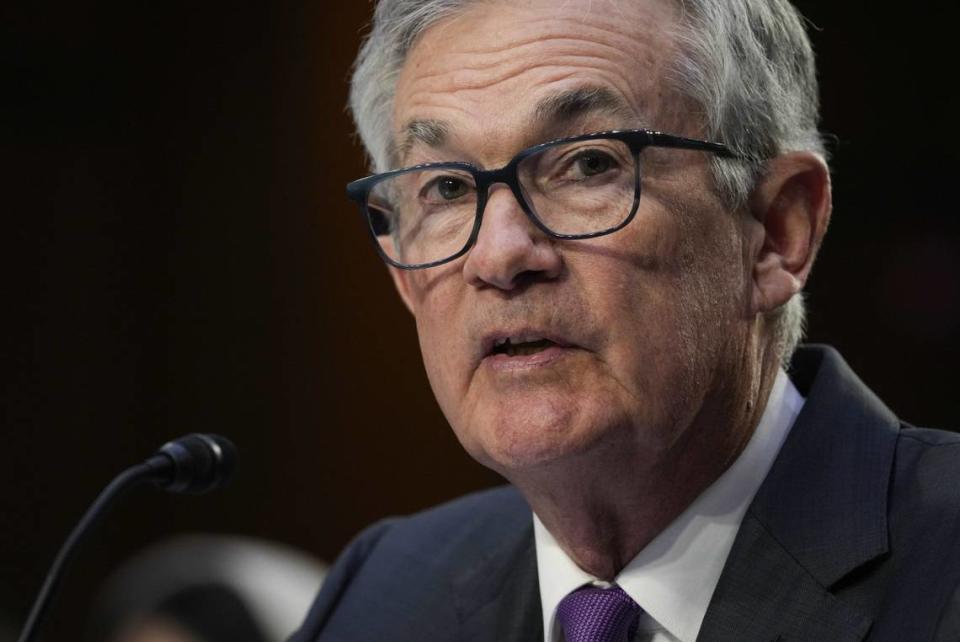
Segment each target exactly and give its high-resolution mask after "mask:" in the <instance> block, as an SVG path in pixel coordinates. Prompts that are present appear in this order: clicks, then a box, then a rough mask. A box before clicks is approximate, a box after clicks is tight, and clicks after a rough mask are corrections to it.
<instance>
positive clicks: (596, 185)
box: [367, 139, 636, 265]
mask: <svg viewBox="0 0 960 642" xmlns="http://www.w3.org/2000/svg"><path fill="white" fill-rule="evenodd" d="M517 178H518V182H519V184H520V189H521V192H522V194H523V197H524V200H525V201H526V204H527V206H528V207H529V209H530V210H531V212H532V213H533V215H534V216H535V217H536V218H537V219H538V220H539V221H540V223H541V224H542V225H543V226H544V227H546V228H547V229H549V230H550V231H551V232H553V233H554V234H559V235H589V234H595V233H598V232H603V231H606V230H610V229H612V228H615V227H617V226H619V225H620V224H622V223H623V222H624V221H625V220H626V219H627V218H629V216H630V214H631V210H632V207H633V204H634V201H635V197H636V158H635V157H634V155H633V153H632V152H631V151H630V148H629V146H628V145H627V144H625V143H624V142H622V141H619V140H614V139H595V140H585V141H576V142H567V143H561V144H557V145H552V146H548V147H545V148H544V149H542V150H540V151H538V152H537V153H535V154H532V155H530V156H527V157H526V158H524V159H523V160H522V161H521V162H520V164H519V165H518V166H517ZM477 209H478V194H477V186H476V183H475V180H474V177H473V175H472V174H471V173H470V172H469V171H466V170H462V169H456V168H453V169H451V168H425V169H420V170H411V171H407V172H403V173H400V174H397V175H395V176H392V177H390V178H389V179H386V180H383V181H381V182H379V183H378V184H377V185H376V186H375V187H374V188H373V190H371V193H370V196H369V200H368V203H367V212H368V216H369V222H370V225H371V228H372V229H373V232H374V234H375V235H376V236H377V238H378V240H379V241H380V246H381V248H382V249H383V252H384V253H385V254H386V255H387V256H388V257H389V258H390V259H391V260H393V261H395V262H397V263H400V264H403V265H421V264H424V263H432V262H434V261H441V260H443V259H446V258H449V257H451V256H453V255H455V254H457V253H458V252H459V251H461V250H462V249H463V248H464V246H465V245H466V244H467V243H468V242H469V240H470V234H471V232H472V230H473V226H474V222H475V220H476V216H477Z"/></svg>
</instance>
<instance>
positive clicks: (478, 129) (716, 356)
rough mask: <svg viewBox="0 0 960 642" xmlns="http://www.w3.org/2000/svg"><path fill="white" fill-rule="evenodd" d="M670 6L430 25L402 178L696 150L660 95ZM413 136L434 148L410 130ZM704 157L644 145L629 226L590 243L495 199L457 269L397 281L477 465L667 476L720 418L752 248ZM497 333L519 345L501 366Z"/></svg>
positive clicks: (689, 126) (496, 8)
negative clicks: (577, 153) (603, 145)
mask: <svg viewBox="0 0 960 642" xmlns="http://www.w3.org/2000/svg"><path fill="white" fill-rule="evenodd" d="M674 11H675V9H674V6H673V3H670V2H661V1H660V0H650V1H638V2H630V3H613V2H609V3H608V2H602V1H601V2H598V1H597V0H593V1H590V0H582V1H566V2H562V3H557V2H553V1H551V0H532V1H530V2H522V3H517V2H510V3H506V2H496V3H491V2H480V3H476V4H475V6H474V7H473V8H471V9H469V10H468V11H467V12H466V13H464V14H461V15H459V16H457V17H454V18H451V19H447V20H445V21H443V22H440V23H438V24H436V25H434V26H433V27H431V28H430V29H429V30H428V31H427V32H426V33H425V34H424V35H423V36H422V38H421V39H420V40H419V41H418V42H417V44H416V45H415V47H414V48H413V50H412V51H411V52H410V55H409V57H408V59H407V62H406V64H405V66H404V68H403V70H402V73H401V76H400V79H399V83H398V86H397V95H396V103H395V111H394V125H395V130H396V132H395V135H396V136H397V141H398V143H399V145H398V148H399V149H401V150H403V151H402V158H400V159H399V162H400V165H403V166H407V165H413V164H417V163H422V162H428V161H451V160H466V161H468V162H471V163H473V164H475V165H477V166H480V167H484V168H493V167H501V166H503V165H504V164H506V163H507V162H508V161H509V160H510V158H511V157H512V156H513V155H514V154H516V153H517V151H519V150H520V149H522V148H524V147H527V146H530V145H533V144H536V143H540V142H543V141H546V140H550V139H554V138H559V137H563V136H573V135H577V134H582V133H589V132H594V131H603V130H610V129H625V128H640V127H647V128H650V129H659V130H662V131H667V132H670V133H674V134H679V135H687V136H693V137H700V136H702V131H701V130H700V127H699V124H698V119H697V115H696V111H695V110H694V109H692V108H691V106H690V104H689V103H687V102H686V101H684V100H682V99H680V98H678V97H677V96H676V95H675V94H674V93H672V92H671V91H670V90H669V89H668V88H667V84H666V83H665V81H664V74H665V66H666V65H667V64H668V63H669V61H670V60H671V56H672V49H673V43H672V41H671V39H670V36H669V35H668V32H669V30H670V27H671V26H672V25H673V24H674V20H675V15H674ZM578 90H588V91H586V92H584V91H579V92H578ZM585 95H587V96H593V98H587V99H584V98H583V96H585ZM570 96H580V98H578V99H577V100H558V98H562V97H568V98H569V97H570ZM598 97H599V98H598ZM557 105H565V107H563V108H559V109H558V108H557ZM551 106H552V107H551ZM538 108H539V109H538ZM425 122H426V123H430V124H431V125H432V127H431V128H430V132H431V135H429V136H424V135H419V136H418V135H416V132H417V131H421V132H422V131H423V128H422V127H419V128H418V127H410V124H411V123H420V124H421V125H422V124H423V123H425ZM411 132H413V134H411ZM438 132H439V135H438ZM644 153H645V154H647V153H648V152H644ZM710 160H711V157H710V156H709V155H708V154H705V153H702V152H690V151H677V150H650V152H649V158H647V159H645V160H644V162H642V164H641V168H642V170H643V171H644V178H643V192H642V194H643V196H642V198H641V200H640V206H639V210H638V212H637V215H636V218H635V219H634V220H633V221H632V222H631V223H630V224H629V225H628V226H627V227H626V228H624V229H623V230H620V231H619V232H616V233H613V234H611V235H608V236H604V237H601V238H597V239H591V240H580V241H557V240H553V239H550V238H549V237H547V236H546V235H545V234H544V233H542V232H541V231H539V230H538V229H537V228H536V227H535V226H534V225H533V224H532V223H531V222H530V220H529V219H527V218H526V216H525V215H524V213H523V211H522V210H521V207H520V206H519V205H518V203H517V202H516V200H515V199H514V197H513V195H512V193H511V192H510V190H509V189H508V188H507V187H506V186H505V185H495V186H494V187H493V188H491V192H490V198H489V200H488V203H487V205H486V210H485V214H484V219H483V225H482V227H481V230H480V234H479V238H478V240H477V243H476V245H475V246H474V247H473V248H472V249H471V250H470V252H469V253H468V254H467V255H466V256H465V257H462V258H460V259H458V260H456V261H454V262H452V263H448V264H446V265H443V266H440V267H435V268H430V269H427V270H422V271H412V272H400V271H394V272H393V273H394V277H395V279H396V281H397V285H398V288H399V290H400V292H401V295H402V296H403V297H404V300H405V302H406V303H407V305H408V306H409V307H410V309H411V311H412V312H413V314H414V315H415V317H416V322H417V329H418V333H419V338H420V346H421V349H422V352H423V358H424V363H425V365H426V370H427V374H428V376H429V378H430V382H431V385H432V386H433V389H434V392H435V394H436V396H437V399H438V401H439V403H440V406H441V408H442V410H443V412H444V413H445V415H446V417H447V419H448V420H449V421H450V423H451V425H452V426H453V428H454V430H455V432H456V434H457V436H458V437H459V439H460V441H461V442H462V443H463V445H464V447H465V448H466V449H467V450H468V451H469V452H470V453H471V454H472V455H473V456H474V457H475V458H476V459H478V460H479V461H481V462H482V463H484V464H486V465H488V466H490V467H491V468H493V469H495V470H498V471H499V472H501V473H502V474H504V475H505V476H507V477H508V478H512V477H513V476H514V475H516V474H519V473H521V472H522V471H526V470H531V469H537V468H543V467H549V466H551V465H553V464H556V463H561V462H566V463H570V462H576V461H578V458H580V457H582V456H583V455H587V454H589V453H591V452H596V451H597V449H609V450H610V451H611V452H616V451H619V452H623V453H629V454H630V455H631V456H637V455H639V456H640V457H641V459H639V460H638V461H647V462H649V463H650V465H651V466H656V465H666V464H667V463H668V462H669V460H670V457H671V455H677V453H680V452H682V451H684V450H685V449H686V448H689V444H690V443H691V442H692V440H694V439H696V430H695V428H696V426H698V425H699V424H701V423H702V422H703V417H704V415H705V414H706V413H709V412H713V411H715V410H716V409H717V408H718V407H719V406H722V405H723V404H724V399H723V396H724V394H725V386H726V385H727V384H726V381H725V380H724V376H725V375H729V374H731V372H730V371H731V369H733V368H734V367H735V366H734V365H733V364H735V363H739V362H740V356H741V353H742V351H743V350H744V345H745V340H746V339H745V336H746V334H747V332H746V329H745V328H746V326H747V322H746V318H747V316H748V315H747V307H748V303H747V302H748V300H749V297H748V293H749V283H750V270H749V268H748V267H746V266H747V265H748V261H747V256H748V254H749V252H748V250H747V248H745V247H744V243H743V242H742V240H741V238H742V233H741V223H740V222H739V221H740V218H739V217H738V215H735V214H732V213H730V212H728V211H726V210H725V209H724V208H723V207H722V205H721V203H720V201H719V199H718V198H717V196H716V195H715V193H714V191H713V190H712V188H711V182H710V178H709V174H708V170H709V162H710ZM508 337H509V338H510V340H511V342H512V343H513V344H516V343H518V342H519V343H528V344H529V345H528V346H526V347H521V348H520V349H516V350H511V351H509V352H507V353H503V352H498V351H497V350H496V349H495V344H496V343H498V342H501V341H502V340H503V339H506V338H508ZM544 340H545V341H544Z"/></svg>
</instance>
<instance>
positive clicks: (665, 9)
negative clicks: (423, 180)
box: [394, 0, 675, 129]
mask: <svg viewBox="0 0 960 642" xmlns="http://www.w3.org/2000/svg"><path fill="white" fill-rule="evenodd" d="M615 4H616V3H611V2H587V1H586V0H582V1H579V2H577V1H573V2H563V3H561V4H560V6H556V5H555V4H554V3H551V2H544V1H542V0H535V1H533V2H525V3H522V4H521V5H520V6H517V3H511V4H509V5H507V4H504V3H501V2H494V3H488V2H482V3H479V4H477V5H473V6H472V7H471V8H469V9H467V10H466V11H464V12H463V13H461V14H458V15H456V16H452V17H450V18H446V19H444V20H442V21H441V22H439V23H437V24H436V25H434V26H432V27H430V28H429V29H428V30H427V31H426V32H425V33H424V34H423V36H421V38H420V39H419V40H418V41H417V43H416V44H415V45H414V47H413V49H412V50H411V52H410V55H409V57H408V60H407V64H406V65H405V67H404V69H403V71H402V73H401V77H400V80H399V83H398V91H397V96H396V103H395V112H394V123H395V127H398V126H402V125H405V124H406V123H408V122H410V121H413V120H421V119H432V120H441V121H447V122H450V123H452V124H457V123H460V124H462V126H467V127H471V126H474V125H477V126H478V127H477V129H484V128H483V127H482V126H479V124H480V123H483V122H485V121H486V122H489V121H495V122H496V123H497V126H498V127H508V126H511V125H515V124H520V123H519V119H520V118H521V117H527V116H528V114H521V113H518V111H519V110H517V109H516V108H517V107H518V105H517V104H515V101H512V100H505V101H503V102H502V103H501V104H498V105H496V109H498V111H499V113H494V114H492V113H489V109H490V105H489V104H486V105H484V99H485V98H486V97H487V96H486V93H485V92H490V91H494V92H496V91H500V92H503V94H504V96H511V95H516V94H518V93H519V94H522V93H523V92H525V91H533V92H536V91H545V90H546V89H547V88H548V86H549V85H551V84H552V85H562V84H564V83H567V87H569V86H570V85H571V84H574V83H578V82H579V83H582V84H591V85H594V84H603V85H607V86H609V87H611V88H612V89H613V90H615V91H616V92H617V93H619V94H620V96H621V97H622V98H623V101H624V102H625V103H626V104H627V105H628V106H629V107H630V108H631V109H632V111H633V112H634V113H635V114H636V115H637V117H638V118H639V117H641V116H644V117H649V116H652V115H653V114H654V113H656V112H657V110H658V107H659V103H660V102H661V100H662V98H663V95H662V94H663V92H662V91H661V87H660V85H661V78H662V71H663V69H662V67H663V64H664V63H665V62H666V61H667V57H668V55H669V53H668V51H669V50H670V49H672V46H671V44H672V43H671V40H670V38H669V36H668V35H667V34H669V33H670V31H671V30H670V29H669V28H668V27H669V22H670V21H672V20H673V19H674V17H675V16H674V14H675V11H673V9H675V5H674V4H673V3H665V2H662V1H660V0H648V1H647V2H643V1H642V0H641V2H640V4H641V5H643V7H644V9H643V10H642V11H640V10H633V11H627V12H626V13H627V14H630V15H629V16H626V15H624V12H623V11H621V8H620V7H618V8H617V10H611V9H610V7H611V5H615ZM535 5H536V6H535ZM633 8H634V9H636V7H633ZM602 9H606V11H602ZM630 16H632V17H630ZM521 27H522V28H521ZM557 89H560V87H557ZM537 97H540V96H537ZM487 103H489V101H487ZM481 109H484V110H485V111H480V110H481ZM512 121H518V122H512ZM644 124H650V123H649V121H648V122H646V123H644Z"/></svg>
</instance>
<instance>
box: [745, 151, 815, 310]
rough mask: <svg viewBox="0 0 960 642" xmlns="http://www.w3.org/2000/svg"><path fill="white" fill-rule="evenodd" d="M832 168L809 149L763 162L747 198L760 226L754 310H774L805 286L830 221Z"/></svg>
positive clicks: (755, 273)
mask: <svg viewBox="0 0 960 642" xmlns="http://www.w3.org/2000/svg"><path fill="white" fill-rule="evenodd" d="M831 209H832V197H831V192H830V171H829V170H828V169H827V165H826V163H825V162H824V160H823V159H822V158H821V157H820V156H818V155H817V154H813V153H811V152H791V153H788V154H783V155H781V156H778V157H776V158H774V159H772V160H771V161H769V162H768V163H767V168H766V172H765V174H764V176H763V178H762V179H761V180H760V183H759V185H758V186H757V187H756V189H754V191H753V194H752V195H751V198H750V210H751V213H752V214H753V217H754V218H755V219H756V220H757V221H758V222H759V223H760V225H761V226H762V228H763V235H762V240H761V241H760V243H759V247H758V248H757V249H756V250H755V252H756V253H755V258H754V264H753V297H752V312H753V313H754V314H757V313H766V312H771V311H773V310H775V309H776V308H778V307H780V306H781V305H783V304H784V303H786V302H787V301H789V300H790V298H791V297H792V296H793V295H794V294H796V293H797V292H799V291H800V290H801V289H803V286H804V284H805V283H806V281H807V277H808V276H809V274H810V269H811V268H812V267H813V260H814V258H815V257H816V254H817V250H818V249H819V247H820V242H821V241H822V240H823V235H824V233H825V232H826V231H827V223H828V222H829V220H830V212H831Z"/></svg>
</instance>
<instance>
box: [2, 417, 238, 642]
mask: <svg viewBox="0 0 960 642" xmlns="http://www.w3.org/2000/svg"><path fill="white" fill-rule="evenodd" d="M236 461H237V455H236V449H235V448H234V446H233V444H232V443H231V442H230V441H229V440H228V439H226V438H224V437H221V436H219V435H204V434H191V435H187V436H185V437H181V438H180V439H177V440H174V441H171V442H169V443H167V444H164V446H162V447H161V448H160V450H158V451H157V453H156V454H155V455H153V456H152V457H150V458H149V459H148V460H146V461H145V462H143V463H141V464H137V465H135V466H131V467H130V468H127V469H126V470H125V471H123V472H122V473H120V474H119V475H117V476H116V477H115V478H114V479H113V481H111V482H110V483H109V484H108V485H107V487H106V488H104V489H103V491H102V492H101V493H100V494H99V495H98V496H97V499H96V500H94V502H93V504H92V505H91V506H90V508H88V509H87V512H86V513H84V515H83V517H82V518H81V519H80V521H79V522H78V523H77V525H76V526H75V527H74V529H73V531H71V532H70V535H69V537H67V540H66V541H65V542H64V543H63V546H61V547H60V551H59V552H58V553H57V557H56V558H55V559H54V560H53V564H52V565H51V566H50V570H49V571H47V577H46V579H45V580H44V582H43V586H42V587H41V588H40V592H39V593H38V594H37V598H36V600H35V601H34V603H33V608H31V609H30V614H29V615H28V616H27V621H26V624H24V627H23V632H22V633H21V634H20V638H19V641H18V642H34V640H36V637H37V634H38V632H39V630H40V624H41V623H42V621H43V618H44V616H45V615H46V613H47V612H48V610H49V606H50V604H51V602H52V599H53V596H54V595H55V593H56V590H57V587H58V586H59V584H60V579H61V578H62V577H63V570H64V569H65V568H66V566H67V564H68V563H69V562H70V560H71V559H72V558H73V554H74V551H76V549H77V546H78V544H79V543H80V541H81V540H83V539H84V537H86V535H87V533H89V532H90V530H91V528H92V527H93V526H94V525H95V524H96V523H97V521H99V519H100V518H101V517H103V516H104V515H105V514H106V512H107V509H108V508H109V507H110V505H111V504H112V503H113V502H114V501H115V500H116V499H117V498H119V497H120V496H121V495H122V494H124V493H125V492H126V491H128V490H130V489H132V488H134V487H136V486H139V485H141V484H144V483H153V484H154V485H156V486H158V487H160V488H162V489H164V490H167V491H170V492H175V493H191V494H199V493H205V492H207V491H210V490H213V489H215V488H220V487H221V486H224V485H225V484H226V483H227V482H228V481H229V480H230V478H231V477H232V475H233V471H234V469H235V467H236Z"/></svg>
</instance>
